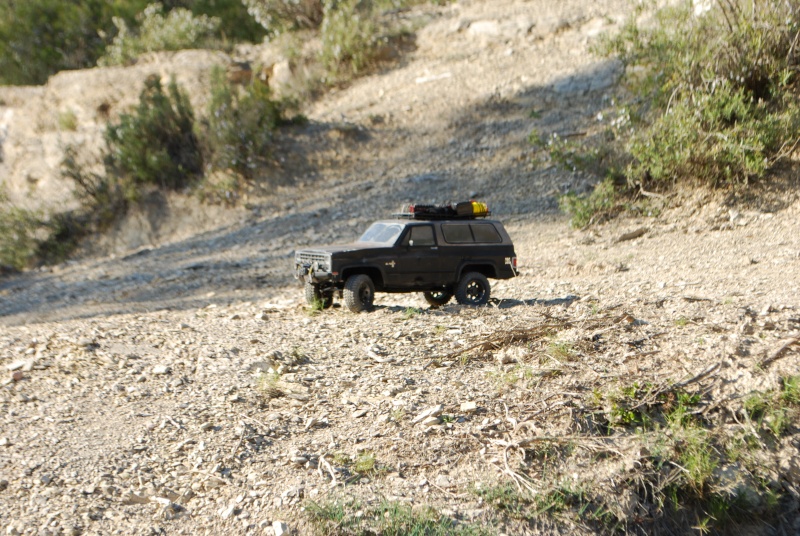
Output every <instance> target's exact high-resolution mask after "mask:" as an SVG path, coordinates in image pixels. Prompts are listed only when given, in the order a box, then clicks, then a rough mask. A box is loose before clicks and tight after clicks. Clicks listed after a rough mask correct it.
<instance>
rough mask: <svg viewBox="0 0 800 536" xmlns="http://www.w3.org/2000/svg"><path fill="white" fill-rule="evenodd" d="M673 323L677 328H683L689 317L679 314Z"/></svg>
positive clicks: (687, 323) (686, 324)
mask: <svg viewBox="0 0 800 536" xmlns="http://www.w3.org/2000/svg"><path fill="white" fill-rule="evenodd" d="M675 325H676V326H678V327H679V328H685V327H686V326H688V325H689V319H688V318H686V317H685V316H679V317H678V318H677V320H675Z"/></svg>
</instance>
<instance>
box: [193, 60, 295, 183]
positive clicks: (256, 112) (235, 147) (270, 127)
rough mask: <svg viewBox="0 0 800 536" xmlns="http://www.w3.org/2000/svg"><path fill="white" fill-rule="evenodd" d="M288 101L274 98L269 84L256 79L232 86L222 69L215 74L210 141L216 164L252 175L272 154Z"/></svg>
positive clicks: (224, 169)
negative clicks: (245, 84)
mask: <svg viewBox="0 0 800 536" xmlns="http://www.w3.org/2000/svg"><path fill="white" fill-rule="evenodd" d="M283 111H284V105H283V104H282V103H280V102H278V101H276V100H273V99H272V97H271V94H270V90H269V87H268V86H266V85H265V84H263V83H261V82H260V81H258V80H254V81H253V82H251V83H250V84H248V85H247V86H245V87H244V88H241V89H240V88H239V87H237V86H231V85H230V84H229V83H228V82H227V80H226V79H225V73H224V72H223V71H222V69H216V70H215V71H214V73H213V75H212V89H211V103H210V106H209V114H208V116H209V119H208V140H207V141H208V145H209V150H210V153H211V163H212V164H213V166H214V168H216V169H218V170H223V171H228V170H230V171H233V172H235V173H237V174H240V175H241V176H243V177H245V178H252V177H253V176H254V174H255V173H256V172H257V171H258V169H259V168H261V167H263V166H264V165H265V164H266V163H267V161H268V159H269V158H270V155H271V144H272V138H273V133H274V131H275V128H276V127H277V126H278V125H279V124H280V122H281V121H282V114H283Z"/></svg>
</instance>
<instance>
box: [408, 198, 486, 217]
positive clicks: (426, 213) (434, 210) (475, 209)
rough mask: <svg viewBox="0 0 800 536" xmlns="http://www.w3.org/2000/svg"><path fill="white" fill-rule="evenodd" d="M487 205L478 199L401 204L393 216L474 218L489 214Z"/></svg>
mask: <svg viewBox="0 0 800 536" xmlns="http://www.w3.org/2000/svg"><path fill="white" fill-rule="evenodd" d="M490 215H491V212H489V207H488V206H486V203H481V202H479V201H464V202H461V203H456V204H455V205H454V204H452V203H447V204H444V205H417V204H415V205H403V206H402V207H400V212H396V213H395V214H394V216H396V217H398V218H406V219H409V220H474V219H476V218H485V217H487V216H490Z"/></svg>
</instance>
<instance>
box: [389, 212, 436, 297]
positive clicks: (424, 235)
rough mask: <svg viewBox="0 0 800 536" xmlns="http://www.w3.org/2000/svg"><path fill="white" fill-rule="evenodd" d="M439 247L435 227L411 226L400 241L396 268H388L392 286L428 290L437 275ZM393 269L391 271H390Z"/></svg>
mask: <svg viewBox="0 0 800 536" xmlns="http://www.w3.org/2000/svg"><path fill="white" fill-rule="evenodd" d="M438 256H439V246H438V245H437V243H436V237H435V235H434V232H433V225H431V224H423V225H409V227H408V229H407V230H406V233H405V235H404V236H403V237H402V238H401V240H400V247H399V248H398V255H397V258H396V259H394V262H395V263H396V264H395V266H393V267H392V266H390V267H387V270H386V272H387V274H391V276H387V277H390V278H391V280H390V286H392V287H394V288H398V289H415V288H426V287H428V286H430V284H431V282H432V281H433V280H434V278H435V274H436V270H437V267H436V262H437V259H438ZM389 268H391V269H389Z"/></svg>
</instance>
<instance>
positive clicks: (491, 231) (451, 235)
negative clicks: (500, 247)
mask: <svg viewBox="0 0 800 536" xmlns="http://www.w3.org/2000/svg"><path fill="white" fill-rule="evenodd" d="M442 234H443V235H444V239H445V240H446V241H447V242H448V243H450V244H472V243H478V244H499V243H501V242H502V241H503V237H501V236H500V233H498V232H497V229H495V227H494V225H492V224H491V223H470V224H469V225H467V224H466V223H463V224H457V223H445V224H444V225H442Z"/></svg>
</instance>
